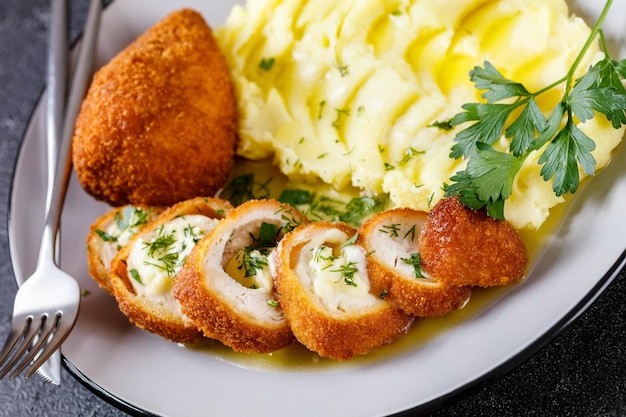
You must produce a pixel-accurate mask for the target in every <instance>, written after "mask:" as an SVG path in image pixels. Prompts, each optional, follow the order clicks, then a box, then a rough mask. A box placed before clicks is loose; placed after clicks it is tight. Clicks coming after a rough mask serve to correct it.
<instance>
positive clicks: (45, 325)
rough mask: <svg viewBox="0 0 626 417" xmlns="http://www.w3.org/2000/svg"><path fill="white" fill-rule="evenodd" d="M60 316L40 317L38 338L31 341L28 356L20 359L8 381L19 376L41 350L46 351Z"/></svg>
mask: <svg viewBox="0 0 626 417" xmlns="http://www.w3.org/2000/svg"><path fill="white" fill-rule="evenodd" d="M59 316H60V314H57V315H56V317H47V316H42V321H41V326H40V329H41V330H40V332H39V334H38V338H37V340H36V341H33V343H34V344H33V345H32V346H31V348H30V349H29V352H28V355H26V357H25V358H23V359H22V362H20V363H19V365H17V366H16V367H15V369H14V370H13V372H12V373H11V375H10V376H9V380H12V379H13V378H15V377H16V376H18V375H19V374H20V372H22V371H23V370H24V369H25V368H26V367H27V366H28V364H30V363H31V362H32V361H33V359H35V358H36V357H37V355H40V354H41V353H42V349H46V345H47V344H48V343H49V342H50V340H51V335H53V333H54V331H55V330H56V328H57V323H58V321H59Z"/></svg>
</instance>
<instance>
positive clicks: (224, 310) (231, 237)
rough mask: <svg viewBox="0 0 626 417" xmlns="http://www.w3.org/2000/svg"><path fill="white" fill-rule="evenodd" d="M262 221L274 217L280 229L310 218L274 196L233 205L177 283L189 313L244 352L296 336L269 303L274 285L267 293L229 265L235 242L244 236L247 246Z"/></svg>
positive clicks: (211, 332) (271, 347)
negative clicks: (246, 281) (227, 268)
mask: <svg viewBox="0 0 626 417" xmlns="http://www.w3.org/2000/svg"><path fill="white" fill-rule="evenodd" d="M261 221H266V222H268V223H274V224H276V225H277V226H278V227H279V230H280V228H282V227H283V226H284V225H288V228H290V227H291V226H294V225H297V224H301V223H303V222H306V219H305V218H304V217H303V216H302V215H301V214H300V213H299V212H298V211H297V210H295V209H294V208H292V207H291V206H289V205H287V204H282V203H279V202H277V201H275V200H253V201H248V202H246V203H244V204H242V205H240V206H238V207H237V208H236V209H234V210H233V211H231V212H230V213H229V215H228V216H227V217H226V218H225V219H224V220H222V221H221V222H220V224H218V225H217V226H216V227H215V228H214V229H213V230H212V231H211V232H210V233H209V234H207V236H205V238H204V239H202V240H201V241H200V242H199V243H198V245H197V246H196V247H195V248H194V250H193V251H192V253H191V255H190V256H189V258H188V260H187V263H186V264H185V266H184V267H183V268H181V270H180V271H179V273H178V275H177V276H176V281H175V283H174V296H175V297H176V299H177V300H179V302H180V304H181V306H182V310H183V312H184V313H185V315H187V316H188V317H189V318H191V319H192V320H193V321H194V322H195V323H196V325H197V326H198V327H199V328H200V329H202V331H203V332H204V334H205V335H206V336H207V337H211V338H215V339H217V340H220V341H221V342H222V343H224V344H225V345H227V346H230V347H231V348H232V349H233V350H235V351H239V352H244V353H263V352H271V351H274V350H277V349H279V348H281V347H284V346H286V345H288V344H290V343H292V341H293V339H294V338H293V334H292V332H291V329H290V328H289V324H288V323H287V321H286V320H284V317H283V316H282V313H281V312H280V310H277V307H272V306H270V305H269V304H268V301H271V300H272V299H275V294H274V292H273V290H272V291H270V292H269V293H268V292H265V291H263V290H261V289H251V288H246V287H244V286H243V285H241V284H240V283H238V282H237V281H235V280H234V279H233V278H231V277H230V276H229V275H228V274H227V273H226V272H225V271H224V265H225V264H226V263H227V262H228V261H229V259H230V258H229V256H230V255H228V254H226V253H232V252H233V248H230V245H231V242H236V241H239V239H242V240H241V244H243V245H244V246H242V247H241V248H243V247H246V246H247V244H246V243H244V242H246V240H245V236H248V234H249V233H252V234H255V231H256V228H258V227H259V223H260V222H261ZM238 231H241V235H239V238H237V237H236V236H237V233H238ZM257 233H258V232H257ZM242 237H243V238H242ZM279 237H280V236H279ZM232 244H233V245H235V246H236V245H238V243H232ZM225 254H226V255H225ZM227 258H228V259H227Z"/></svg>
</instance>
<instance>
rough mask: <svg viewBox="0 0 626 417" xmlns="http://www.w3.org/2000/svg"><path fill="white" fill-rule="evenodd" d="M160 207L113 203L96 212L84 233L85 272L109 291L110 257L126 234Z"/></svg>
mask: <svg viewBox="0 0 626 417" xmlns="http://www.w3.org/2000/svg"><path fill="white" fill-rule="evenodd" d="M162 211H163V209H161V208H158V207H148V206H132V205H127V206H124V207H117V208H114V209H113V210H110V211H108V212H107V213H105V214H104V215H102V216H100V217H99V218H98V219H97V220H96V221H95V222H94V223H93V224H92V225H91V228H90V229H89V234H88V235H87V264H88V266H89V275H91V277H92V278H93V279H94V280H95V281H96V282H97V283H98V285H99V286H100V287H101V288H103V289H104V290H106V291H107V292H109V293H111V294H113V288H112V287H111V284H110V282H109V273H110V270H111V261H112V260H113V258H114V257H115V255H117V253H118V252H119V251H120V249H122V248H123V247H124V246H125V245H126V243H127V242H128V241H129V240H130V238H131V237H132V236H133V235H134V234H135V233H137V232H138V231H139V230H141V228H143V227H144V226H145V225H146V224H148V223H149V222H151V221H152V220H154V219H155V218H156V217H157V216H158V215H159V214H160V213H161V212H162Z"/></svg>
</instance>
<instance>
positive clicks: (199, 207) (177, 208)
mask: <svg viewBox="0 0 626 417" xmlns="http://www.w3.org/2000/svg"><path fill="white" fill-rule="evenodd" d="M231 209H232V206H231V205H230V203H228V202H227V201H225V200H221V199H218V198H203V197H197V198H194V199H191V200H186V201H183V202H181V203H178V204H175V205H174V206H172V207H170V208H168V209H167V210H165V211H164V212H163V213H161V214H160V215H159V216H158V217H157V218H156V219H154V220H153V221H152V222H150V223H149V224H147V225H146V226H145V227H144V228H143V229H142V231H141V232H139V233H136V234H135V235H134V236H133V237H132V238H131V240H130V241H129V242H128V244H126V245H125V246H124V247H123V248H122V249H121V250H120V251H119V253H118V254H117V255H116V256H115V258H114V259H113V261H112V263H111V273H110V275H109V280H110V283H111V286H112V288H113V294H114V295H115V298H116V300H117V302H118V306H119V309H120V310H121V311H122V313H124V314H125V315H126V316H127V317H128V318H129V320H130V321H131V322H132V323H134V324H135V325H136V326H137V327H139V328H141V329H144V330H147V331H149V332H152V333H156V334H158V335H160V336H162V337H164V338H166V339H169V340H172V341H174V342H178V343H191V342H194V341H197V340H199V339H201V338H202V332H201V331H200V330H198V328H197V327H196V325H195V324H194V323H193V322H192V321H191V320H190V319H189V318H188V317H185V316H184V315H183V314H180V312H179V311H178V309H177V308H172V305H171V304H167V305H165V303H162V302H160V301H159V300H153V299H151V298H149V297H146V296H141V295H139V294H137V293H135V291H134V289H133V285H132V283H131V282H130V278H129V276H128V271H127V259H128V256H129V254H130V251H131V248H132V247H133V244H134V243H135V242H136V241H137V240H138V239H140V238H141V237H142V235H143V234H144V233H150V232H151V231H152V230H154V229H155V228H157V227H158V226H160V225H162V224H165V223H167V222H168V221H171V220H173V219H175V218H177V217H179V216H181V215H190V214H202V215H205V216H207V217H210V218H216V219H221V218H223V217H224V216H225V215H226V214H227V213H228V212H229V211H230V210H231ZM175 280H176V278H175ZM172 303H176V301H175V300H174V299H172ZM176 305H177V304H174V306H176Z"/></svg>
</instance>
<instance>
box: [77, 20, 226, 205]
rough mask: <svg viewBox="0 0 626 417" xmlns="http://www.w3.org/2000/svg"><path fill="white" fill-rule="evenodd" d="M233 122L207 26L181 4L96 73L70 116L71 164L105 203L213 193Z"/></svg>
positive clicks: (221, 63)
mask: <svg viewBox="0 0 626 417" xmlns="http://www.w3.org/2000/svg"><path fill="white" fill-rule="evenodd" d="M236 124H237V117H236V103H235V96H234V91H233V85H232V82H231V78H230V73H229V70H228V67H227V64H226V60H225V59H224V57H223V55H222V52H221V51H220V49H219V48H218V45H217V43H216V41H215V39H214V37H213V33H212V31H211V28H210V27H209V26H208V25H207V24H206V22H205V21H204V19H203V18H202V16H201V15H200V14H199V13H197V12H195V11H193V10H189V9H184V10H180V11H177V12H174V13H172V14H170V15H169V16H167V17H166V18H165V19H163V20H162V21H161V22H159V23H157V24H156V25H154V26H153V27H152V28H151V29H149V30H148V31H147V32H145V34H143V35H142V36H140V37H139V38H137V39H136V40H135V41H134V42H133V43H132V44H130V45H129V46H128V47H127V48H126V49H124V50H123V51H122V52H120V53H119V54H118V55H117V56H115V57H114V58H113V59H112V60H111V61H110V62H109V63H108V64H106V65H105V66H103V67H102V68H101V69H100V70H99V71H97V72H96V74H95V76H94V78H93V81H92V83H91V86H90V88H89V90H88V92H87V95H86V97H85V99H84V101H83V103H82V106H81V109H80V113H79V115H78V118H77V120H76V127H75V131H74V137H73V144H72V145H73V146H72V150H73V155H72V159H73V163H74V168H75V170H76V173H77V176H78V180H79V182H80V184H81V185H82V187H83V188H84V189H85V191H86V192H87V193H89V194H91V195H92V196H93V197H94V198H96V199H98V200H102V201H105V202H108V203H109V204H111V205H114V206H119V205H124V204H146V205H151V206H168V205H171V204H174V203H177V202H179V201H183V200H186V199H189V198H193V197H196V196H209V195H215V193H216V192H217V190H218V189H220V188H221V187H222V186H223V185H224V183H225V182H226V180H227V176H228V174H229V171H230V168H231V167H232V163H233V157H234V152H235V146H236Z"/></svg>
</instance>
